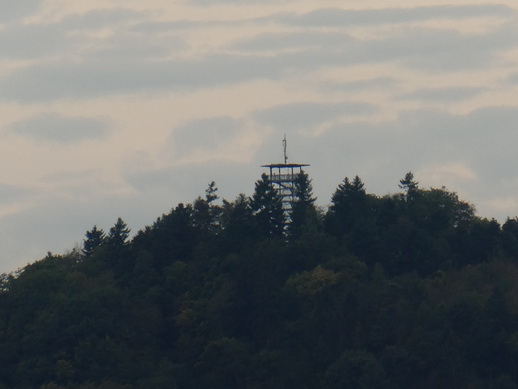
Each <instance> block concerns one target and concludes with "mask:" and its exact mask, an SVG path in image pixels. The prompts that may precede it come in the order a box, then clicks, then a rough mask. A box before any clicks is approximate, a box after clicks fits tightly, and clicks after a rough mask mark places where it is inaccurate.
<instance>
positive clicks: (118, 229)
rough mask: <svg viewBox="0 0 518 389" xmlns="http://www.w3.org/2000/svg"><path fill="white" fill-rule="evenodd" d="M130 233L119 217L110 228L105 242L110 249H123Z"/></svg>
mask: <svg viewBox="0 0 518 389" xmlns="http://www.w3.org/2000/svg"><path fill="white" fill-rule="evenodd" d="M130 231H131V230H130V229H129V228H128V225H127V224H126V222H125V221H124V220H122V219H121V218H120V217H119V218H118V219H117V222H116V223H115V224H114V226H113V227H112V228H110V232H109V233H108V237H107V239H106V242H107V243H108V244H109V245H110V246H112V247H123V246H124V245H125V244H126V241H127V239H128V237H129V234H130Z"/></svg>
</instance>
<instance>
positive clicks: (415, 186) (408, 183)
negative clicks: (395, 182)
mask: <svg viewBox="0 0 518 389" xmlns="http://www.w3.org/2000/svg"><path fill="white" fill-rule="evenodd" d="M399 188H400V189H403V190H404V191H405V195H404V199H405V200H406V201H407V202H408V201H411V200H413V199H414V198H415V197H416V195H417V193H418V190H419V182H417V181H415V180H414V174H413V173H412V172H408V173H407V174H405V177H404V178H402V179H401V180H400V181H399Z"/></svg>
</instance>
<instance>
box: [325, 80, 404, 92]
mask: <svg viewBox="0 0 518 389" xmlns="http://www.w3.org/2000/svg"><path fill="white" fill-rule="evenodd" d="M396 84H397V80H396V79H395V78H391V77H375V78H368V79H365V80H359V81H351V82H334V83H324V84H323V85H322V89H324V90H333V91H336V90H342V91H357V90H363V89H372V88H387V87H392V86H394V85H396Z"/></svg>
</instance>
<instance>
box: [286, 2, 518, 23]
mask: <svg viewBox="0 0 518 389" xmlns="http://www.w3.org/2000/svg"><path fill="white" fill-rule="evenodd" d="M514 13H515V11H514V10H513V9H512V8H510V7H507V6H505V5H489V4H487V5H469V6H435V7H414V8H385V9H374V10H346V9H342V8H326V9H318V10H316V11H312V12H309V13H306V14H301V15H296V14H283V15H278V16H277V18H278V20H279V21H281V22H283V23H288V24H294V25H300V26H305V27H309V26H312V27H347V26H354V25H377V24H383V23H405V22H417V21H425V20H431V19H466V18H473V17H489V16H497V17H502V18H505V17H509V16H510V15H512V14H514Z"/></svg>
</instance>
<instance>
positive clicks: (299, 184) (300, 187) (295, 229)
mask: <svg viewBox="0 0 518 389" xmlns="http://www.w3.org/2000/svg"><path fill="white" fill-rule="evenodd" d="M293 194H294V199H293V201H292V203H291V223H290V226H289V229H290V234H291V235H295V236H297V235H300V234H301V233H302V232H303V230H304V229H307V228H308V227H309V225H310V224H313V225H315V224H316V223H317V219H318V215H317V212H316V209H315V200H316V199H315V198H314V197H313V187H312V185H311V180H310V179H309V178H308V175H307V174H306V173H304V172H301V173H299V174H298V175H297V177H296V179H295V182H294V193H293ZM312 222H313V223H312Z"/></svg>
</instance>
